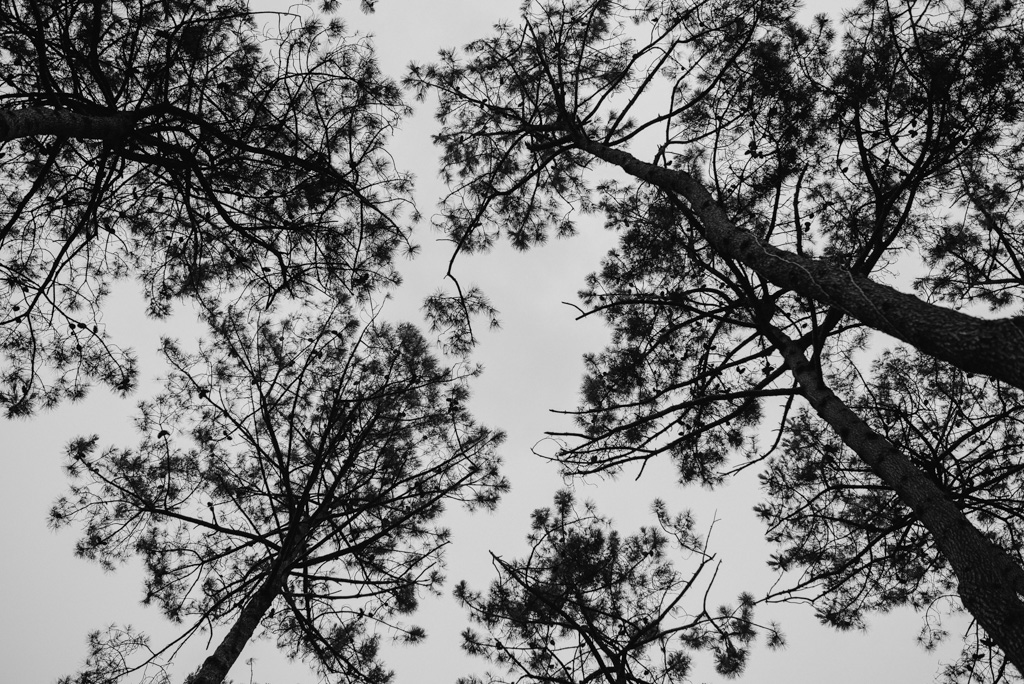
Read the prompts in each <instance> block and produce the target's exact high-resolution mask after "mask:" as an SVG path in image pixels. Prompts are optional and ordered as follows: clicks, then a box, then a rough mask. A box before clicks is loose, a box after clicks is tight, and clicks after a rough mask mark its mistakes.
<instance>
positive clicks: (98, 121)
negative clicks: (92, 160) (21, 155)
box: [0, 107, 134, 142]
mask: <svg viewBox="0 0 1024 684" xmlns="http://www.w3.org/2000/svg"><path fill="white" fill-rule="evenodd" d="M133 126H134V122H133V121H132V117H131V116H129V115H127V114H110V115H90V114H80V113H78V112H73V111H71V110H70V109H51V108H49V107H26V108H24V109H0V142H3V141H6V140H15V139H17V138H26V137H29V136H33V135H56V136H60V137H62V138H88V139H92V140H110V141H115V140H123V139H124V138H125V137H127V135H128V134H129V133H131V131H132V127H133Z"/></svg>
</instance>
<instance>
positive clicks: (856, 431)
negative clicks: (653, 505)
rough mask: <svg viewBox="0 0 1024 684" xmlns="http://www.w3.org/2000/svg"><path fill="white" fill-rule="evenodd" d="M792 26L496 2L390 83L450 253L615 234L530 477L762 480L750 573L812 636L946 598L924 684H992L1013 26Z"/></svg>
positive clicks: (1002, 499) (867, 22) (1011, 462)
mask: <svg viewBox="0 0 1024 684" xmlns="http://www.w3.org/2000/svg"><path fill="white" fill-rule="evenodd" d="M797 9H798V6H797V3H795V2H763V1H761V0H749V1H744V2H717V1H715V0H665V1H659V2H647V1H644V0H638V1H636V2H627V3H613V2H607V1H606V0H553V1H550V2H525V3H524V5H523V13H522V18H521V21H519V22H518V23H503V24H499V25H498V26H496V27H495V30H494V33H493V34H492V35H491V36H488V37H485V38H481V39H479V40H476V41H474V42H471V43H469V44H468V45H467V46H466V47H465V48H464V49H463V50H462V51H455V50H451V51H443V52H442V53H441V57H440V60H439V61H438V62H436V63H434V64H430V65H417V64H413V65H412V66H411V67H410V70H409V73H408V75H407V78H406V83H407V84H408V85H409V86H411V87H413V88H415V89H417V90H418V92H419V94H420V95H426V94H427V93H428V92H430V93H434V94H436V95H437V96H438V97H439V99H440V108H439V110H438V116H439V118H440V120H441V122H442V130H441V132H440V133H439V134H438V136H437V141H438V143H439V144H440V145H441V147H442V148H443V150H444V156H443V160H442V167H443V169H444V173H445V177H446V179H447V180H448V182H449V185H450V188H451V194H450V195H449V197H448V198H447V199H446V200H445V201H444V202H443V204H442V214H443V217H442V219H441V220H440V224H441V226H442V227H443V228H444V229H445V230H446V231H447V232H448V234H449V235H450V236H451V238H452V240H453V241H454V242H455V243H456V250H457V251H483V250H486V249H488V248H489V247H491V246H492V245H493V244H495V242H496V241H497V240H498V239H500V238H502V237H503V236H504V237H507V239H509V240H510V241H511V242H512V244H513V245H515V246H517V247H520V248H527V247H530V246H533V245H536V244H539V243H541V242H543V241H544V240H545V239H546V238H547V237H548V236H549V235H552V234H555V235H566V234H571V233H573V232H574V231H575V230H576V215H577V214H586V213H590V212H598V211H599V212H602V213H603V214H604V216H605V219H606V223H607V225H608V227H609V228H611V229H613V230H616V231H618V233H619V236H620V245H619V247H618V248H617V249H616V250H614V251H612V252H611V253H610V254H609V255H608V257H607V258H606V260H605V261H604V263H603V264H602V265H601V267H600V270H598V271H597V272H596V273H595V274H594V275H593V276H592V277H591V279H590V281H589V282H588V284H587V286H586V288H585V289H584V290H583V291H582V292H581V300H582V302H581V304H582V306H581V308H580V315H581V316H591V315H599V316H602V317H604V318H605V319H606V320H607V321H608V323H609V324H610V325H611V326H612V329H613V331H614V337H613V342H612V344H611V346H610V347H608V348H607V349H605V350H604V351H603V352H601V353H595V354H593V355H591V356H590V357H588V372H587V376H586V378H585V380H584V383H583V390H582V400H583V401H582V404H581V406H580V407H579V409H578V410H577V411H575V412H573V413H574V414H575V415H576V416H577V419H578V422H579V425H580V429H579V431H576V432H572V433H563V434H558V435H557V437H559V438H560V439H561V441H562V446H563V448H562V449H561V450H559V451H558V452H557V453H549V454H547V456H548V457H549V458H552V459H554V460H556V461H558V462H559V463H561V464H562V466H563V469H564V470H565V472H566V473H569V474H587V473H595V472H608V471H611V472H618V471H620V470H621V469H622V468H624V467H625V466H626V465H627V464H631V463H633V464H636V465H637V466H638V467H639V468H640V469H641V470H642V468H643V465H644V464H645V463H647V462H648V460H649V459H651V458H657V457H661V456H663V455H664V456H665V457H668V458H671V459H672V461H673V462H674V463H675V464H676V466H677V469H678V473H679V477H680V480H681V481H682V482H684V483H689V482H700V483H702V484H705V485H708V486H715V485H717V484H719V483H721V482H722V481H723V480H725V479H726V478H728V476H729V475H731V474H733V473H736V472H738V471H740V470H744V469H747V468H752V467H756V468H760V469H761V472H762V477H763V481H764V483H765V496H766V501H765V503H763V504H762V505H761V506H760V507H759V509H758V510H759V511H760V513H761V514H762V515H763V516H764V518H765V519H766V521H767V522H768V524H769V525H770V528H769V529H770V535H771V536H772V538H773V539H774V540H775V541H776V542H777V543H778V544H779V546H780V549H779V554H778V555H777V556H776V558H775V560H774V561H773V563H774V564H775V565H776V567H778V568H779V569H780V570H787V571H788V570H796V571H798V573H800V574H798V576H797V577H796V578H795V579H794V584H793V588H794V591H799V592H803V593H801V596H802V597H803V598H809V600H811V601H812V602H813V603H814V604H815V605H816V606H817V608H818V611H819V615H820V616H821V618H822V619H823V620H824V621H826V622H828V623H830V624H833V625H835V626H838V627H850V626H855V625H857V624H860V623H859V621H860V619H861V615H862V613H863V612H864V611H866V610H887V609H889V608H892V607H895V606H898V605H907V604H910V605H915V606H931V607H934V604H935V603H936V602H938V601H939V600H941V598H942V597H943V596H945V595H947V594H949V593H950V592H951V591H955V592H956V593H957V595H958V601H959V605H961V606H962V607H963V608H964V609H966V610H967V611H968V612H969V613H970V614H971V615H972V617H973V618H974V619H975V621H976V622H975V623H974V627H975V628H977V629H978V632H976V633H975V635H976V636H975V638H973V639H971V640H969V641H968V642H966V643H965V651H964V657H963V659H962V660H961V662H959V663H957V664H954V665H951V666H950V668H949V670H948V672H947V674H949V676H950V677H951V678H953V679H971V678H973V679H976V680H985V679H986V678H990V679H1001V678H1003V677H1005V676H1009V675H1008V671H1007V669H1006V661H1009V662H1010V663H1013V664H1014V666H1015V667H1016V668H1017V670H1018V671H1020V670H1021V669H1022V668H1024V601H1022V599H1021V596H1022V595H1024V569H1022V559H1021V555H1020V545H1019V542H1018V541H1017V539H1018V536H1017V526H1018V524H1019V523H1018V515H1019V513H1018V510H1017V505H1016V501H1015V499H1016V497H1017V494H1018V492H1019V491H1020V490H1019V488H1020V475H1019V473H1020V470H1021V460H1020V459H1021V456H1020V450H1019V447H1018V440H1019V437H1018V420H1019V413H1020V397H1019V389H1020V388H1022V387H1024V358H1022V356H1021V353H1022V352H1021V350H1022V349H1024V346H1022V345H1021V341H1022V340H1024V332H1022V330H1024V326H1022V325H1021V320H1022V319H1021V318H1020V317H1019V315H1017V314H1018V313H1019V312H1018V305H1019V302H1020V297H1021V287H1022V285H1024V282H1022V271H1021V268H1020V264H1021V252H1020V246H1021V242H1020V240H1021V232H1020V230H1019V228H1017V224H1018V223H1019V221H1020V218H1021V211H1020V209H1021V205H1020V189H1021V187H1024V184H1022V180H1024V178H1022V175H1021V173H1020V169H1021V168H1022V166H1021V161H1022V160H1024V157H1022V147H1021V144H1020V139H1021V129H1022V126H1021V124H1022V121H1021V110H1020V107H1019V100H1020V93H1021V92H1022V85H1024V84H1022V82H1021V74H1022V73H1024V71H1022V70H1021V66H1022V62H1024V14H1022V12H1021V9H1020V7H1018V6H1016V5H1015V4H1014V3H1007V2H995V1H974V0H969V1H966V2H955V1H949V2H946V1H942V0H937V1H930V2H901V1H898V0H890V1H875V0H871V1H868V2H863V3H861V4H858V5H856V6H855V7H853V8H852V9H850V10H849V11H848V12H847V13H846V14H845V15H844V17H843V20H842V22H841V23H840V24H835V23H834V22H832V21H831V20H830V19H829V18H828V17H826V16H818V17H815V18H814V19H813V20H812V21H810V22H808V23H802V22H801V21H800V20H799V18H798V16H797ZM602 164H603V166H602V167H601V168H605V169H607V168H608V167H611V173H612V174H613V175H614V177H613V178H612V179H611V180H602V179H601V178H600V177H599V176H596V171H595V169H596V168H597V167H598V166H600V165H602ZM876 331H877V332H881V333H885V335H887V336H889V337H881V336H877V335H872V333H873V332H876ZM892 338H895V340H896V342H897V344H896V346H891V345H892V344H893V342H892ZM899 343H902V344H899ZM883 346H890V347H891V348H890V349H889V350H888V351H880V347H883ZM870 355H876V357H877V362H876V363H875V365H874V369H873V370H872V371H870V372H869V371H868V370H867V368H868V367H869V366H870V365H871V364H870V361H868V363H866V364H865V362H864V359H865V357H867V358H870ZM770 423H772V424H775V425H776V426H777V427H778V435H777V437H776V438H775V439H772V440H767V443H765V442H766V440H764V439H763V438H760V437H759V434H764V427H765V426H766V425H767V424H770ZM737 456H738V457H739V458H738V459H737V458H736V457H737ZM808 592H809V593H808ZM935 635H936V634H934V633H933V634H932V636H935ZM1004 658H1005V661H1004Z"/></svg>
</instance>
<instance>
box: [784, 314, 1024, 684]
mask: <svg viewBox="0 0 1024 684" xmlns="http://www.w3.org/2000/svg"><path fill="white" fill-rule="evenodd" d="M770 338H771V339H772V342H773V343H774V344H775V345H776V347H778V349H779V351H780V352H781V353H782V356H783V358H784V359H785V361H786V365H787V367H789V369H790V370H791V371H792V373H793V376H794V378H795V379H796V381H797V383H798V384H799V385H800V388H801V390H802V391H803V394H804V397H806V399H807V401H808V403H810V405H811V407H812V408H813V409H814V411H815V412H816V413H817V414H818V416H820V417H821V418H822V419H823V420H824V421H825V422H826V423H828V424H829V425H830V426H831V427H832V429H833V430H835V431H836V433H838V435H839V437H840V438H841V439H842V440H843V443H844V444H846V446H848V447H850V448H851V449H852V450H853V451H854V452H855V453H856V454H857V455H858V456H859V457H860V458H861V460H862V461H863V462H864V463H866V464H867V465H868V467H869V468H871V471H872V472H873V473H875V475H877V476H878V477H879V478H880V479H881V480H882V482H884V483H885V484H886V485H887V486H888V487H890V488H891V489H892V490H893V492H895V493H896V495H897V496H898V497H899V498H900V501H902V502H903V503H904V504H905V505H906V506H908V507H909V508H910V509H911V510H912V511H913V512H914V514H915V515H916V516H917V518H918V520H920V521H921V524H922V525H924V526H925V528H926V529H927V530H928V532H929V533H930V534H931V537H932V541H933V542H934V543H935V548H936V549H938V551H939V553H940V554H942V556H943V558H945V559H946V561H947V562H948V563H949V565H950V567H951V568H952V570H953V573H954V575H956V578H957V581H958V583H959V584H958V588H957V591H958V593H959V595H960V599H961V601H962V602H963V604H964V607H965V608H966V609H967V610H968V611H969V612H970V613H971V615H973V616H974V617H975V619H977V621H978V624H979V625H981V627H982V629H984V630H985V632H986V633H987V634H988V635H989V636H990V637H991V638H992V639H993V641H995V643H996V644H997V645H998V646H999V648H1000V649H1002V651H1003V653H1004V654H1005V655H1006V658H1007V660H1009V661H1010V662H1011V663H1013V665H1014V666H1015V667H1016V668H1017V670H1018V671H1019V672H1021V673H1024V601H1022V595H1024V569H1022V568H1021V567H1020V566H1019V565H1017V563H1016V562H1015V561H1014V559H1013V558H1012V557H1010V555H1009V554H1007V553H1006V551H1004V550H1003V549H1002V548H1000V547H998V546H996V545H995V544H993V543H992V542H991V541H989V540H988V539H987V538H986V537H985V536H984V535H983V534H982V533H981V532H980V531H979V530H978V529H977V528H976V527H975V526H974V525H973V524H972V523H971V521H970V520H968V518H967V517H966V516H965V515H964V514H963V511H961V510H960V508H959V507H958V506H957V505H956V504H955V503H954V502H953V501H952V500H951V499H950V498H949V497H947V496H946V494H945V492H943V491H942V490H941V489H939V487H938V486H937V485H936V484H935V483H934V482H932V481H931V480H930V479H928V478H927V477H926V476H925V475H924V473H922V472H921V471H920V470H918V469H917V468H916V467H915V466H914V465H913V463H911V462H910V460H909V459H908V458H907V457H906V455H905V454H903V453H902V452H901V451H899V450H898V449H897V448H896V447H894V446H893V445H892V444H891V443H890V442H889V441H888V440H887V439H885V438H884V437H882V436H881V435H879V434H878V433H877V432H875V431H874V430H872V429H871V427H869V426H868V424H867V423H865V422H864V421H863V420H861V419H860V418H859V417H858V416H857V414H856V413H854V412H853V410H851V409H850V408H849V407H848V406H847V405H846V404H845V403H843V401H842V400H840V399H839V398H838V397H837V396H836V395H835V393H833V392H832V390H831V389H829V388H828V386H826V385H825V382H824V380H823V378H822V376H821V372H820V371H819V370H818V369H817V368H815V367H814V366H813V365H812V364H811V363H810V362H809V361H808V360H807V358H806V356H805V355H804V352H803V350H802V349H801V348H800V347H799V346H798V345H797V344H796V343H795V342H794V341H793V340H791V339H789V338H788V337H786V336H785V334H783V333H782V332H781V331H779V330H778V329H774V330H773V331H772V333H771V334H770Z"/></svg>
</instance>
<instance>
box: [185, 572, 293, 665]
mask: <svg viewBox="0 0 1024 684" xmlns="http://www.w3.org/2000/svg"><path fill="white" fill-rule="evenodd" d="M283 576H284V574H283V573H274V574H271V575H270V576H269V577H267V580H266V582H264V583H263V585H262V586H261V587H260V588H259V589H257V590H256V593H255V594H253V595H252V598H250V599H249V600H248V601H247V602H246V604H245V606H244V607H243V608H242V611H241V612H240V613H239V614H238V619H236V620H235V623H234V624H233V625H231V629H229V630H228V633H227V636H225V637H224V639H223V640H222V641H221V642H220V644H218V645H217V649H216V650H215V651H214V652H213V654H212V655H211V656H210V657H208V658H207V659H206V660H204V661H203V664H202V666H201V667H200V668H199V671H198V672H196V674H195V676H194V677H193V678H192V680H191V682H190V684H221V682H223V681H224V678H225V677H227V676H228V672H229V671H230V670H231V667H232V666H233V665H234V664H235V662H236V661H237V660H238V656H239V655H241V653H242V649H243V648H245V645H246V644H247V643H249V640H250V639H251V638H252V635H253V633H254V632H255V631H256V627H257V626H258V625H259V624H260V620H262V619H263V616H264V615H265V614H266V613H267V611H268V610H270V606H271V605H272V604H273V603H274V599H275V598H277V595H278V593H280V591H281V582H282V577H283Z"/></svg>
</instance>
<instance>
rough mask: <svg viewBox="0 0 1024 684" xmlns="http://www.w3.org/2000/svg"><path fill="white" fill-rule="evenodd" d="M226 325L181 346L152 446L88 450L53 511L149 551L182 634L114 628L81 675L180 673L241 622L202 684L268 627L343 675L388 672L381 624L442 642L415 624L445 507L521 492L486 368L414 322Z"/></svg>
mask: <svg viewBox="0 0 1024 684" xmlns="http://www.w3.org/2000/svg"><path fill="white" fill-rule="evenodd" d="M207 317H208V320H209V322H210V324H211V330H212V335H211V337H210V338H209V339H208V340H207V341H205V342H203V343H202V344H201V346H200V348H199V351H198V352H196V353H188V352H185V351H183V350H182V349H181V348H180V347H179V346H178V345H177V344H176V343H174V342H171V341H165V343H164V345H163V352H164V355H165V356H166V358H167V360H168V361H169V363H170V364H171V366H172V367H173V371H172V372H171V373H170V375H169V376H168V378H167V380H166V384H165V389H164V391H163V393H162V394H161V395H160V396H159V397H157V398H156V399H155V400H153V401H150V402H146V403H143V404H142V405H141V412H140V414H139V417H138V419H137V424H138V428H139V430H140V431H141V432H142V434H143V439H142V441H141V443H140V444H139V445H138V447H137V448H135V449H121V448H108V449H105V450H103V451H99V450H98V448H97V444H98V441H99V440H98V438H97V437H95V436H94V437H87V438H79V439H77V440H75V441H73V442H72V443H71V445H70V446H69V448H68V457H69V460H68V466H67V467H68V472H69V473H70V475H71V477H72V478H73V485H72V488H71V491H70V493H69V495H67V496H65V497H63V498H61V499H60V500H59V501H58V502H57V504H56V505H55V506H54V508H53V511H52V513H51V522H52V524H53V525H54V526H56V527H63V526H66V525H81V526H82V527H83V529H84V534H83V536H82V538H81V540H80V541H79V542H78V545H77V553H78V554H79V555H81V556H84V557H86V558H90V559H93V560H96V561H98V562H100V563H102V564H103V565H104V566H107V567H114V566H115V565H116V564H117V563H119V562H121V561H124V560H126V559H128V558H131V557H135V556H139V557H141V559H142V561H143V564H144V568H145V572H146V575H147V578H146V584H145V597H144V603H146V604H150V603H155V604H156V605H158V606H159V607H160V608H161V610H162V611H163V613H164V614H165V615H166V616H167V617H168V618H170V619H171V620H172V621H174V622H181V623H183V630H182V632H181V635H180V636H179V637H178V638H177V639H176V640H175V641H173V642H171V643H170V644H167V645H166V646H164V647H162V648H159V649H157V648H152V647H150V646H149V643H148V640H147V639H146V638H145V637H144V636H143V635H141V634H140V633H138V632H136V631H135V630H134V629H132V628H130V627H119V626H118V627H112V628H111V629H110V630H108V631H107V632H106V633H100V632H97V633H95V634H93V635H92V636H91V637H90V652H91V654H90V656H89V659H88V662H87V664H86V666H85V668H84V669H83V670H82V671H81V672H80V673H79V674H77V675H76V676H74V677H73V678H69V679H67V680H65V681H68V682H80V683H82V684H84V683H85V682H96V681H118V680H119V679H120V678H121V677H124V676H126V675H127V674H129V673H131V672H140V671H141V672H145V673H147V676H154V677H166V676H167V675H166V670H165V668H166V666H167V665H168V664H169V663H170V662H171V661H172V660H173V658H174V655H175V654H176V653H177V651H178V649H179V647H180V645H181V644H182V643H184V641H186V640H187V639H189V638H190V637H191V636H193V635H194V634H195V633H196V632H197V631H198V630H200V629H201V628H203V627H210V628H213V627H215V626H217V627H219V626H227V627H228V629H227V632H226V633H224V634H221V635H220V636H219V639H220V642H219V644H218V645H217V646H216V649H215V650H214V652H213V653H212V655H210V656H209V657H208V658H207V659H206V661H205V662H204V663H203V665H202V666H201V668H200V669H199V670H198V671H197V672H196V673H195V674H194V675H192V676H191V678H190V679H189V680H188V681H189V682H191V684H200V683H203V684H208V683H209V684H212V683H214V682H216V683H219V682H221V681H223V679H224V677H225V676H226V675H227V673H228V670H229V669H230V668H231V666H232V664H234V663H235V661H236V659H237V658H238V656H239V653H240V652H241V650H242V648H243V647H244V646H245V644H246V643H247V642H248V641H249V640H250V639H251V638H252V637H253V635H254V633H255V632H256V630H257V629H258V628H260V627H262V629H263V630H264V632H265V633H266V634H267V635H269V636H272V637H273V638H275V639H276V641H277V645H278V647H279V648H281V649H283V650H284V651H285V652H286V653H287V654H288V655H289V656H292V657H299V658H302V659H303V660H307V661H308V662H309V663H310V665H311V666H312V667H313V668H314V669H315V670H316V671H317V672H318V673H319V674H320V675H321V676H324V677H331V678H332V679H331V681H334V678H335V677H336V678H338V681H349V682H366V683H367V684H380V683H382V682H387V681H389V680H390V678H391V674H390V672H388V671H387V670H386V669H385V668H384V665H383V663H381V662H380V660H379V658H378V656H377V645H378V641H379V635H380V633H381V631H390V632H392V633H394V634H396V635H397V636H398V637H399V638H401V639H403V640H405V641H408V642H415V641H417V640H419V639H421V638H422V637H423V631H422V629H421V628H419V627H416V626H411V625H406V624H404V623H402V622H400V621H399V618H400V616H401V615H405V614H408V613H410V612H411V611H412V610H413V609H414V608H415V607H416V604H417V596H418V594H419V593H420V592H421V591H424V590H429V591H436V590H437V588H438V585H439V583H440V582H441V579H442V576H441V570H442V567H443V553H442V552H443V549H444V547H445V546H446V545H447V543H448V532H447V531H446V530H445V529H444V528H441V527H439V526H437V524H436V521H437V518H438V516H439V515H440V514H441V512H442V510H443V508H444V506H445V505H446V504H448V503H450V502H456V501H457V502H462V503H464V504H465V505H467V506H469V507H471V508H472V507H477V506H483V507H488V508H489V507H493V505H494V504H495V503H496V501H497V498H498V496H499V495H500V493H501V492H503V491H504V490H505V489H506V488H507V483H506V482H505V480H504V479H503V478H502V477H501V476H500V475H499V473H498V458H497V456H496V455H495V447H496V446H497V445H498V444H499V443H500V442H501V439H502V435H501V434H500V433H497V432H493V431H490V430H488V429H486V428H483V427H481V426H479V425H477V424H476V423H474V421H473V420H472V419H471V418H470V416H469V415H468V413H467V411H466V409H465V407H464V401H465V399H466V397H467V388H466V380H467V379H468V378H469V377H472V376H473V375H475V373H476V371H475V370H473V369H471V368H461V369H460V368H458V367H455V368H448V367H443V366H442V365H440V364H439V363H438V361H437V360H436V359H435V358H433V357H432V356H431V355H430V353H429V351H428V345H427V342H426V341H425V340H424V339H423V338H422V337H421V336H420V335H419V334H418V333H417V331H416V330H415V329H414V328H413V327H412V326H410V325H406V324H403V325H397V326H392V325H387V324H383V323H380V322H376V321H371V322H370V323H368V324H365V323H361V322H360V321H359V320H358V319H356V318H355V317H352V316H350V315H347V314H346V313H345V312H344V311H343V310H342V311H335V312H332V313H331V315H319V316H312V315H308V316H303V315H293V316H290V317H287V318H284V319H283V320H281V321H278V322H274V321H271V320H267V319H260V320H256V321H255V322H252V318H253V317H252V316H251V315H247V314H243V313H242V312H239V311H234V310H232V309H230V308H229V309H228V310H226V311H208V312H207Z"/></svg>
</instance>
